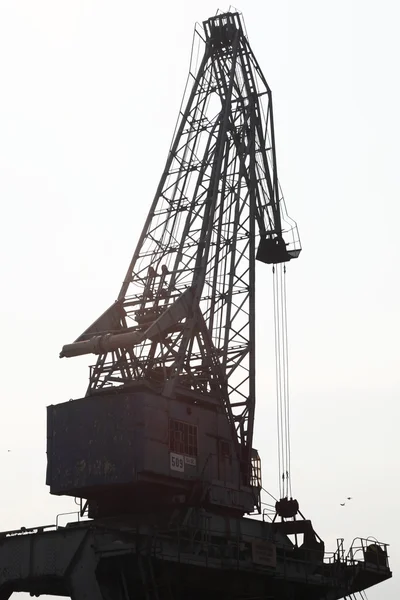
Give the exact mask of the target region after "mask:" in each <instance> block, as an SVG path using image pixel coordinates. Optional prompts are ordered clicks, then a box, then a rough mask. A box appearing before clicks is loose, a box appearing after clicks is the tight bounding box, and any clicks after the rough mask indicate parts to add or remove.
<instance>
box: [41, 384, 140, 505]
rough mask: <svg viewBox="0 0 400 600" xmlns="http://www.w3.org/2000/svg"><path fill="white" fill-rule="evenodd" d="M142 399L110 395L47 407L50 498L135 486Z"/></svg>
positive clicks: (138, 456)
mask: <svg viewBox="0 0 400 600" xmlns="http://www.w3.org/2000/svg"><path fill="white" fill-rule="evenodd" d="M144 396H145V394H142V393H133V394H112V395H111V394H110V395H107V396H96V397H88V398H83V399H80V400H74V401H70V402H64V403H63V404H58V405H55V406H49V407H48V409H47V422H48V438H47V461H48V466H47V484H48V485H49V486H50V491H51V493H54V494H60V493H62V494H70V495H76V496H80V495H81V494H83V493H85V492H87V491H89V492H90V490H94V489H98V488H101V487H104V486H106V487H107V486H110V485H115V484H127V483H130V482H132V481H134V479H135V473H136V471H137V469H138V468H139V469H140V468H141V464H140V461H141V457H142V453H141V452H140V448H143V445H144V444H143V435H144V433H143V432H144V422H143V405H144Z"/></svg>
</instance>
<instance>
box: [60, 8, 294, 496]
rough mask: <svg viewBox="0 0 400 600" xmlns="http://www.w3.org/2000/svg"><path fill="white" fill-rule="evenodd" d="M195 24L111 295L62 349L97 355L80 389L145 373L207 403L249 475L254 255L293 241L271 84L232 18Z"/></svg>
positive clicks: (99, 388)
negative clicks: (157, 163) (159, 165)
mask: <svg viewBox="0 0 400 600" xmlns="http://www.w3.org/2000/svg"><path fill="white" fill-rule="evenodd" d="M202 35H203V36H205V42H206V43H205V51H204V55H203V58H202V60H201V63H200V65H199V67H198V69H197V72H191V74H190V77H189V81H188V83H189V85H188V86H187V94H186V97H185V99H184V102H183V105H182V108H181V111H180V115H179V122H178V125H177V129H176V132H175V135H174V139H173V142H172V145H171V148H170V151H169V153H168V158H167V162H166V166H165V169H164V171H163V174H162V177H161V180H160V182H159V185H158V187H157V190H156V194H155V197H154V200H153V203H152V205H151V207H150V211H149V215H148V217H147V219H146V222H145V225H144V228H143V231H142V234H141V236H140V238H139V242H138V244H137V247H136V250H135V253H134V256H133V259H132V261H131V263H130V265H129V268H128V270H127V273H126V276H125V279H124V281H123V284H122V287H121V290H120V292H119V295H118V298H117V301H116V302H115V303H114V304H113V305H112V306H111V307H110V308H109V309H107V310H106V312H105V313H103V315H101V316H100V318H99V319H97V320H96V321H95V322H94V323H93V324H92V325H91V326H90V327H89V328H88V329H87V330H86V331H85V332H84V333H83V334H82V335H81V336H80V337H79V338H78V339H77V340H76V341H75V342H74V343H73V344H68V345H66V346H64V347H63V349H62V352H61V356H64V357H65V356H67V357H71V356H77V355H82V354H87V353H94V354H97V355H98V359H97V362H96V364H95V366H94V367H93V369H92V371H91V376H90V383H89V388H88V391H87V395H88V396H91V395H92V394H95V393H99V392H106V391H107V390H109V389H110V388H112V389H114V390H115V387H116V386H120V387H123V388H124V389H127V388H128V387H131V386H132V384H135V385H138V384H139V383H144V382H146V384H148V385H149V386H150V387H151V389H152V390H154V391H155V392H156V393H158V394H162V396H163V397H164V398H165V397H166V398H175V397H176V396H177V395H181V396H182V397H183V396H185V394H186V395H188V394H190V395H191V397H192V398H193V401H194V402H196V399H197V400H198V401H200V400H201V401H203V402H206V401H207V402H209V401H211V400H212V401H215V402H216V403H217V405H218V406H219V408H220V410H221V412H222V413H223V414H224V415H225V417H226V420H227V423H228V425H229V429H230V436H229V438H230V439H229V442H232V446H233V447H232V451H233V452H234V454H235V456H236V457H237V460H238V463H239V465H240V471H241V482H242V484H245V485H249V484H250V482H251V479H252V476H253V472H252V466H251V456H252V450H253V449H252V442H253V427H254V416H255V403H256V399H255V396H256V386H255V357H256V352H255V344H256V335H255V293H256V285H255V269H256V259H257V260H259V261H261V262H263V263H267V264H278V263H283V262H287V261H289V260H291V259H293V258H296V257H297V256H298V255H299V253H300V250H301V247H300V241H299V236H298V231H297V226H296V224H295V223H294V221H292V220H291V219H289V217H288V216H287V214H286V211H285V208H284V202H283V198H282V194H281V190H280V187H279V183H278V170H277V159H276V148H275V134H274V116H273V105H272V94H271V90H270V88H269V86H268V83H267V81H266V79H265V77H264V75H263V73H262V71H261V69H260V67H259V65H258V63H257V61H256V59H255V56H254V54H253V52H252V51H251V48H250V45H249V42H248V40H247V37H246V36H245V35H244V33H243V27H242V23H241V21H240V18H239V16H238V15H237V14H235V15H230V16H227V17H223V18H221V19H217V20H212V19H211V20H210V21H208V22H206V23H205V26H204V30H203V32H202ZM257 493H258V492H257Z"/></svg>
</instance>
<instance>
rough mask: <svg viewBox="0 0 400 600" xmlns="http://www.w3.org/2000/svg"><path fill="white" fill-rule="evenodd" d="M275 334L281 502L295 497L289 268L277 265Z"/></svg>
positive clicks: (274, 283)
mask: <svg viewBox="0 0 400 600" xmlns="http://www.w3.org/2000/svg"><path fill="white" fill-rule="evenodd" d="M272 272H273V296H274V331H275V375H276V406H277V430H278V432H277V433H278V467H279V492H280V495H281V498H283V497H289V496H290V497H292V484H291V476H290V468H291V465H290V463H291V447H290V411H289V357H288V354H289V352H288V331H287V300H286V266H285V265H282V264H279V265H276V266H275V265H274V267H273V269H272Z"/></svg>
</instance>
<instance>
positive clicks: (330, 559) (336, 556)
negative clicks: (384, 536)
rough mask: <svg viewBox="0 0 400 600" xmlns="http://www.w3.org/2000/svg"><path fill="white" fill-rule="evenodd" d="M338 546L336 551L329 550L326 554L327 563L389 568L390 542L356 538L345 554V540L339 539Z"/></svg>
mask: <svg viewBox="0 0 400 600" xmlns="http://www.w3.org/2000/svg"><path fill="white" fill-rule="evenodd" d="M337 543H338V547H337V550H336V552H327V553H325V556H324V562H325V564H329V565H332V564H337V563H341V564H344V565H353V566H363V567H365V568H374V569H378V570H385V571H387V570H388V569H389V561H388V559H389V555H388V544H383V543H382V542H378V541H377V540H376V539H375V538H372V537H370V538H355V539H354V540H353V542H352V544H351V546H350V549H349V551H348V552H347V554H346V555H345V553H344V549H343V540H342V539H338V540H337Z"/></svg>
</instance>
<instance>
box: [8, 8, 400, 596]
mask: <svg viewBox="0 0 400 600" xmlns="http://www.w3.org/2000/svg"><path fill="white" fill-rule="evenodd" d="M398 6H399V5H398V3H397V2H396V1H395V0H393V1H392V2H390V1H389V0H380V1H371V0H369V1H368V0H353V1H351V0H335V1H328V0H301V1H299V0H262V1H261V0H258V1H253V0H246V1H243V4H242V5H241V6H238V9H240V10H241V11H243V14H244V17H245V21H246V26H247V31H248V34H249V39H250V43H251V45H252V47H253V50H254V52H255V54H256V56H257V58H258V61H259V63H260V65H261V67H262V69H263V71H264V73H265V75H266V77H267V80H268V82H269V84H270V86H271V88H272V90H273V94H274V109H275V125H276V138H277V150H278V166H279V170H280V181H281V184H282V187H283V190H284V193H285V197H286V202H287V207H288V211H289V214H291V215H292V216H293V217H294V218H296V220H297V221H298V225H299V230H300V234H301V238H302V242H303V248H304V250H303V253H302V255H301V257H300V258H299V260H298V261H295V262H294V263H293V265H292V264H291V265H290V268H289V270H288V287H289V289H288V293H289V339H290V361H291V362H290V374H291V406H292V452H293V454H292V477H293V486H294V493H295V495H296V497H297V498H298V500H299V502H300V506H301V509H302V511H303V513H304V514H305V515H306V516H307V517H309V518H311V519H312V520H313V522H314V526H315V528H316V530H317V532H318V533H319V535H320V536H321V537H322V538H323V539H324V540H326V543H327V545H328V549H332V550H334V549H335V539H336V538H337V537H345V539H346V543H347V546H348V545H349V544H350V543H351V541H352V539H353V538H354V537H357V536H363V537H367V536H370V535H372V536H376V537H377V538H378V539H379V540H381V541H385V542H388V543H390V544H391V550H390V554H391V557H392V558H391V564H392V568H393V570H394V571H395V574H396V576H398V573H399V570H400V550H399V538H400V520H399V516H398V513H399V506H398V505H399V496H400V494H399V491H400V490H399V459H398V453H399V441H398V437H399V416H400V408H399V392H400V376H399V316H398V311H399V290H400V286H399V273H398V262H399V249H398V227H399V216H400V209H399V192H400V175H399V166H398V163H399V139H400V135H399V134H400V131H399V129H400V127H399V123H400V122H399V106H400V87H399V79H398V73H399V66H398V63H399V56H400V53H399V50H400V42H399V35H398V31H399V17H400V14H399V13H400V11H399V8H398ZM217 8H222V9H226V8H227V6H220V7H219V6H218V5H216V4H215V3H214V1H213V2H210V1H209V0H202V2H188V1H186V2H185V1H184V0H169V1H168V2H165V1H162V2H161V1H159V0H153V1H152V2H140V3H138V2H135V1H134V0H129V1H128V0H112V1H111V0H108V1H104V0H68V1H67V0H34V1H33V0H0V56H1V59H0V198H1V206H2V220H1V229H2V235H1V237H0V253H1V261H0V278H1V285H2V293H1V301H0V302H1V304H0V309H1V346H0V348H1V365H2V372H3V381H2V386H1V388H2V419H1V421H0V432H1V435H0V457H1V458H0V465H1V474H2V486H1V489H2V498H1V511H0V515H1V516H0V529H2V530H6V529H11V528H16V527H20V526H22V525H24V526H32V525H39V524H44V523H53V522H54V520H55V515H56V514H57V513H60V512H63V511H67V510H74V505H73V502H72V501H71V500H69V499H66V498H51V497H50V496H49V494H48V491H47V488H46V487H45V484H44V478H45V464H46V456H45V445H46V414H45V407H46V406H47V405H49V404H52V403H58V402H63V401H66V400H68V399H70V398H77V397H80V396H81V395H83V394H84V393H85V389H86V385H87V377H88V370H87V365H88V364H89V363H91V360H90V357H83V358H82V359H77V360H67V359H64V360H60V359H59V358H58V352H59V350H60V348H61V346H62V345H63V344H64V343H67V342H70V341H73V340H74V339H75V337H77V336H78V335H79V334H80V333H81V332H82V331H83V329H85V328H86V327H87V326H88V325H89V324H90V323H91V322H92V321H93V320H94V319H95V318H96V317H97V316H98V315H99V314H100V312H102V311H103V310H104V309H105V308H106V307H107V306H109V304H110V303H111V302H112V301H113V300H114V299H115V297H116V295H117V292H118V290H119V286H120V283H121V281H122V278H123V276H124V274H125V270H126V268H127V265H128V263H129V260H130V258H131V255H132V252H133V249H134V246H135V244H136V241H137V238H138V236H139V234H140V230H141V226H142V224H143V222H144V219H145V216H146V213H147V210H148V207H149V205H150V202H151V200H152V197H153V194H154V192H155V188H156V185H157V183H158V179H159V177H160V175H161V171H162V169H163V164H164V161H165V158H166V155H167V150H168V147H169V143H170V140H171V135H172V132H173V128H174V125H175V120H176V117H177V113H178V108H179V104H180V101H181V96H182V92H183V87H184V83H185V80H186V75H187V70H188V63H189V56H190V47H191V41H192V34H193V26H194V23H195V21H201V20H203V19H205V18H208V17H209V16H212V15H213V14H215V11H216V9H217ZM271 283H272V281H271V273H270V270H269V269H268V268H263V266H262V267H260V268H259V269H258V284H259V285H258V290H257V292H258V320H257V331H258V332H259V340H258V407H257V422H256V440H255V443H256V446H257V447H258V449H259V451H260V453H261V455H262V459H263V473H264V485H265V487H266V488H267V489H269V490H270V491H271V492H273V493H276V490H277V478H278V475H277V468H276V463H277V458H276V427H275V399H274V379H273V377H274V369H273V329H272V312H273V306H272V289H271ZM7 450H11V452H7ZM346 496H353V498H354V499H353V500H352V501H351V502H349V503H348V504H347V505H346V506H345V507H340V505H339V504H340V502H342V501H343V499H344V498H345V497H346ZM398 581H399V580H398V578H397V577H396V579H393V580H392V581H391V582H389V583H385V584H383V586H382V587H381V589H379V588H377V589H376V590H375V591H370V592H369V594H368V597H369V598H370V599H372V600H374V599H375V600H378V599H379V600H381V599H382V598H385V600H395V599H396V600H398V598H399V597H400V584H399V583H398Z"/></svg>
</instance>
